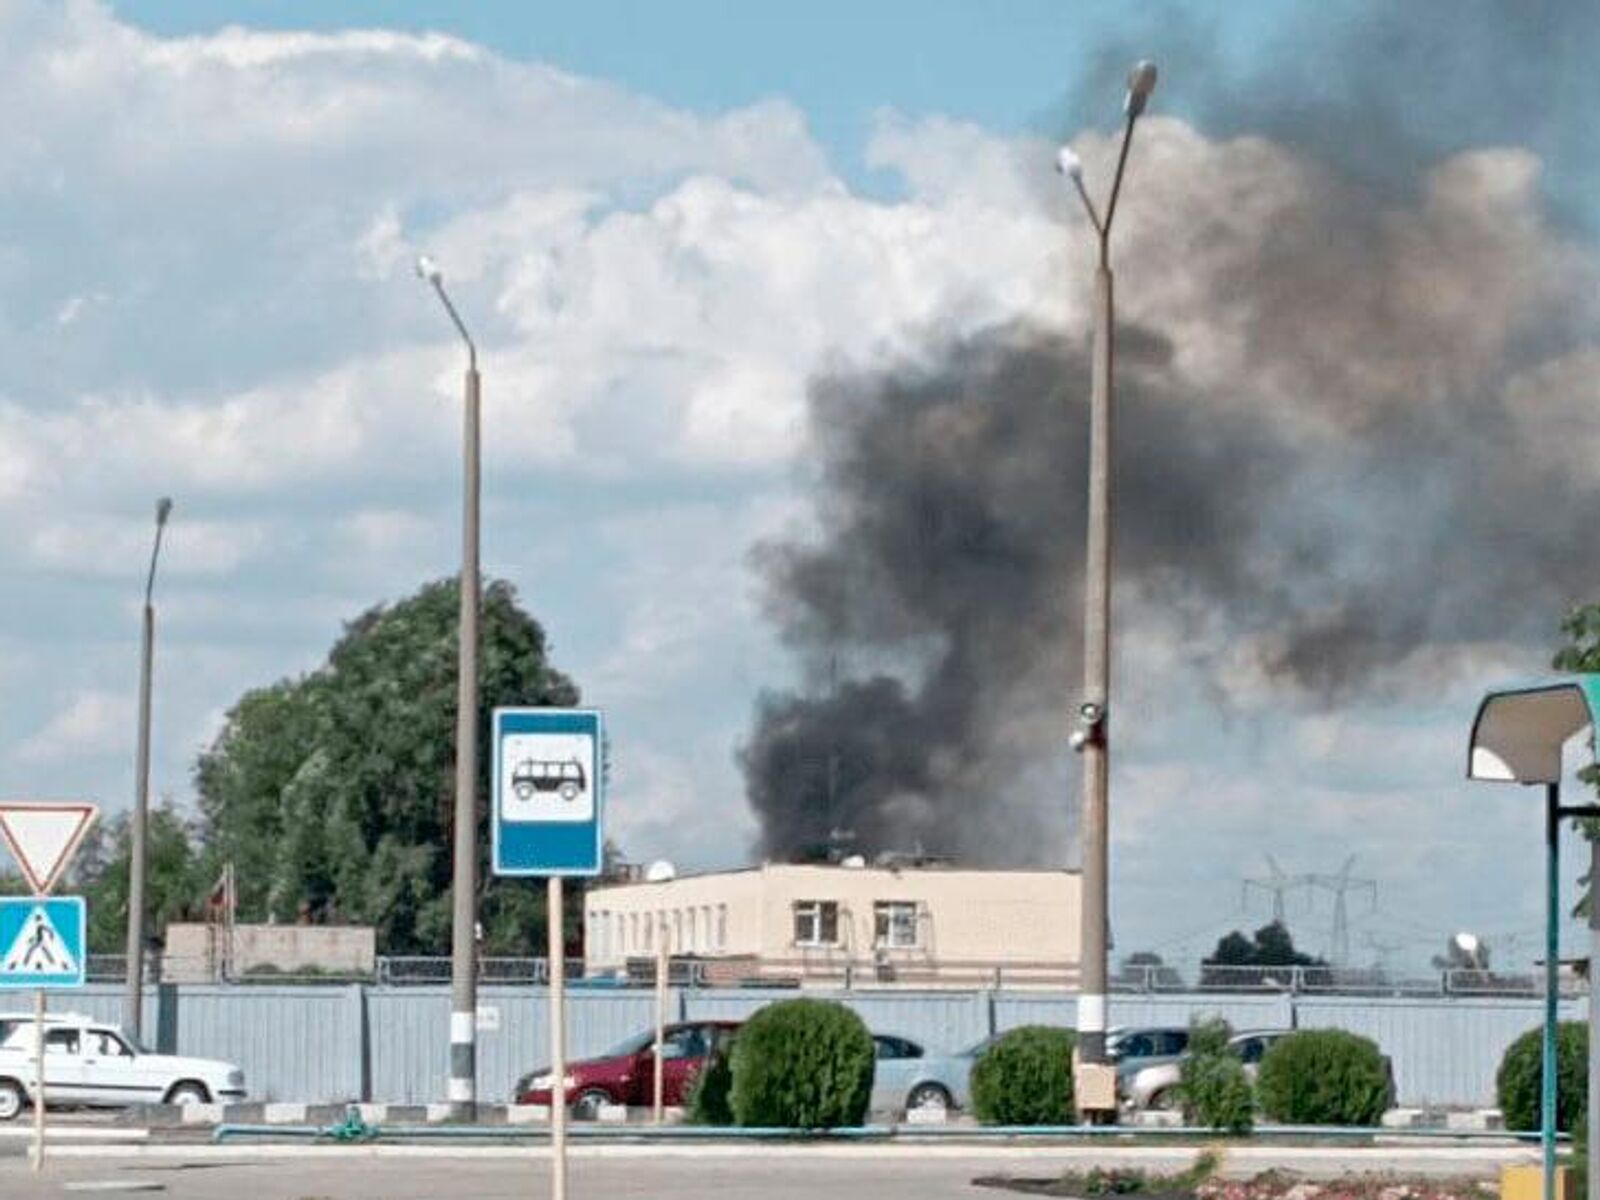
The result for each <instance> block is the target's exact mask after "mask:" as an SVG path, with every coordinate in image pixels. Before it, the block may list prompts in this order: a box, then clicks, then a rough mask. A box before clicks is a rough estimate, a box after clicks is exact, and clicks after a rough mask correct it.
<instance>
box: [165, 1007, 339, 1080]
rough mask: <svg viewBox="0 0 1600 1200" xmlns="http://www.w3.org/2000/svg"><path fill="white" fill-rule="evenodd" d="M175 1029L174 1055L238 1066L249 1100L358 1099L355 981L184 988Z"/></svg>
mask: <svg viewBox="0 0 1600 1200" xmlns="http://www.w3.org/2000/svg"><path fill="white" fill-rule="evenodd" d="M177 1032H178V1045H177V1051H178V1053H179V1054H183V1055H188V1056H191V1057H194V1058H217V1059H222V1060H223V1061H225V1062H231V1063H235V1064H237V1065H238V1066H239V1067H241V1068H243V1070H244V1077H245V1084H246V1086H247V1087H248V1088H249V1090H250V1098H251V1099H252V1100H302V1099H315V1100H319V1101H324V1102H338V1101H345V1100H357V1099H360V1096H361V992H360V989H359V988H357V987H241V988H230V987H216V986H198V987H186V988H183V989H181V992H180V993H179V999H178V1013H177Z"/></svg>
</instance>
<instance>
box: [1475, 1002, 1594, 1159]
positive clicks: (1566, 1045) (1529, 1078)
mask: <svg viewBox="0 0 1600 1200" xmlns="http://www.w3.org/2000/svg"><path fill="white" fill-rule="evenodd" d="M1542 1032H1543V1031H1542V1029H1541V1028H1534V1029H1530V1030H1528V1032H1527V1033H1525V1034H1523V1035H1522V1036H1521V1037H1519V1038H1518V1039H1517V1040H1516V1041H1514V1042H1512V1043H1511V1045H1510V1046H1508V1047H1506V1052H1505V1055H1504V1056H1503V1057H1502V1058H1501V1059H1500V1070H1499V1071H1497V1072H1496V1073H1495V1077H1494V1084H1495V1094H1496V1096H1497V1097H1498V1098H1499V1101H1500V1111H1501V1112H1502V1113H1504V1114H1505V1120H1506V1128H1507V1129H1516V1130H1529V1129H1537V1128H1539V1098H1540V1085H1541V1082H1542V1076H1543V1074H1544V1069H1543V1068H1544V1058H1543V1053H1544V1051H1543V1045H1542ZM1588 1092H1589V1030H1588V1027H1587V1026H1586V1025H1585V1024H1584V1023H1583V1022H1582V1021H1562V1022H1561V1023H1560V1024H1559V1025H1557V1026H1556V1128H1558V1129H1564V1130H1566V1131H1567V1132H1569V1133H1570V1132H1572V1130H1574V1129H1575V1128H1577V1123H1578V1118H1579V1115H1580V1114H1581V1113H1582V1112H1583V1110H1584V1108H1585V1107H1586V1106H1585V1104H1584V1098H1585V1097H1586V1096H1587V1095H1588Z"/></svg>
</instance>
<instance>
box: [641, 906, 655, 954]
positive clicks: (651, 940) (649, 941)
mask: <svg viewBox="0 0 1600 1200" xmlns="http://www.w3.org/2000/svg"><path fill="white" fill-rule="evenodd" d="M640 923H641V924H642V925H643V926H644V952H645V953H646V954H654V953H655V949H656V915H655V914H654V913H645V914H644V916H643V917H642V918H641V920H640Z"/></svg>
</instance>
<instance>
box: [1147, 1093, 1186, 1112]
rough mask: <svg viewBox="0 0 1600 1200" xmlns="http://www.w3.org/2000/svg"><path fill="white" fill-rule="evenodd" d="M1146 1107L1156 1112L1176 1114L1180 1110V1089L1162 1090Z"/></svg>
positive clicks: (1151, 1098)
mask: <svg viewBox="0 0 1600 1200" xmlns="http://www.w3.org/2000/svg"><path fill="white" fill-rule="evenodd" d="M1145 1107H1146V1108H1149V1109H1154V1110H1155V1111H1156V1112H1176V1111H1177V1110H1178V1089H1177V1088H1162V1089H1161V1090H1160V1091H1159V1092H1157V1093H1156V1094H1155V1095H1154V1096H1151V1097H1150V1102H1149V1103H1148V1104H1146V1105H1145Z"/></svg>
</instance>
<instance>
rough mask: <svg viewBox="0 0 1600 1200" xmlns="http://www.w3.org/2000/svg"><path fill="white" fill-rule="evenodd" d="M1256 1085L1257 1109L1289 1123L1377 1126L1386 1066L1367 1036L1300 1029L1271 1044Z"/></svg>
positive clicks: (1384, 1100)
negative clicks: (1258, 1107) (1259, 1102)
mask: <svg viewBox="0 0 1600 1200" xmlns="http://www.w3.org/2000/svg"><path fill="white" fill-rule="evenodd" d="M1256 1089H1257V1091H1258V1093H1259V1095H1260V1098H1261V1107H1262V1109H1263V1110H1264V1111H1265V1112H1266V1113H1267V1114H1268V1115H1269V1116H1271V1117H1272V1118H1274V1119H1275V1120H1278V1121H1283V1122H1285V1123H1287V1124H1290V1125H1376V1124H1377V1123H1378V1121H1379V1119H1380V1118H1381V1117H1382V1116H1383V1111H1384V1109H1385V1108H1387V1107H1388V1103H1389V1069H1388V1064H1387V1063H1386V1062H1385V1061H1384V1057H1383V1054H1382V1052H1381V1051H1380V1050H1379V1049H1378V1046H1377V1043H1376V1042H1374V1041H1372V1040H1371V1039H1370V1038H1364V1037H1361V1036H1359V1035H1357V1034H1354V1033H1347V1032H1345V1031H1344V1030H1342V1029H1305V1030H1301V1031H1300V1032H1298V1033H1291V1034H1289V1035H1288V1036H1287V1037H1284V1038H1281V1039H1280V1040H1279V1041H1277V1042H1275V1043H1273V1045H1272V1047H1271V1048H1270V1049H1269V1050H1268V1051H1267V1053H1266V1055H1265V1056H1264V1057H1263V1058H1262V1060H1261V1071H1260V1074H1259V1076H1258V1077H1257V1079H1256Z"/></svg>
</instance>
